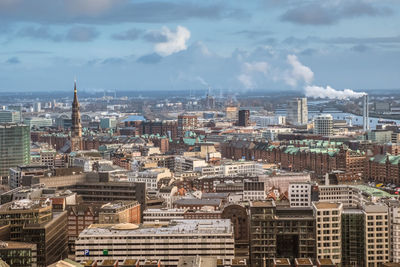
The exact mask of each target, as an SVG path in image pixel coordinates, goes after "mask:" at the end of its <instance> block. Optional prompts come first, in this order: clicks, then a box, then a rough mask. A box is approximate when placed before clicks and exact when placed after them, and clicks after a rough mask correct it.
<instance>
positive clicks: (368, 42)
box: [0, 0, 400, 93]
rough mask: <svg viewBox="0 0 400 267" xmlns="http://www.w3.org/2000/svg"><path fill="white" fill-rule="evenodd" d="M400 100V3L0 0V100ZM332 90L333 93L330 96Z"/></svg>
mask: <svg viewBox="0 0 400 267" xmlns="http://www.w3.org/2000/svg"><path fill="white" fill-rule="evenodd" d="M74 77H77V80H78V84H79V87H80V88H83V89H85V90H102V89H108V90H113V89H117V90H172V89H174V90H189V88H192V89H201V88H207V87H208V86H210V87H211V88H214V89H220V88H222V89H230V90H248V89H263V90H277V89H279V90H299V91H304V90H306V91H307V90H308V91H309V92H310V90H311V91H312V92H317V93H318V92H320V91H321V90H328V89H329V90H330V89H332V90H333V88H335V89H338V90H344V89H347V88H349V89H354V90H363V89H379V88H388V89H390V88H399V87H400V86H399V85H400V1H399V0H329V1H321V0H252V1H240V0H229V1H228V0H226V1H219V0H202V1H186V0H177V1H170V0H168V1H165V0H163V1H143V0H35V1H32V0H0V80H1V83H0V91H3V92H4V91H10V90H13V91H15V90H20V91H27V90H38V91H44V90H68V89H70V88H71V85H72V84H73V79H74ZM328 86H329V87H328Z"/></svg>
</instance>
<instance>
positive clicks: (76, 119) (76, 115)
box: [71, 80, 82, 137]
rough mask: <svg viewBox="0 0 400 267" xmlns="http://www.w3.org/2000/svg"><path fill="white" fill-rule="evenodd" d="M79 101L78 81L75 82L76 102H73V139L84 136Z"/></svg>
mask: <svg viewBox="0 0 400 267" xmlns="http://www.w3.org/2000/svg"><path fill="white" fill-rule="evenodd" d="M79 109H80V108H79V101H78V94H77V89H76V80H75V81H74V100H73V102H72V115H71V119H72V127H71V130H72V136H73V137H76V136H78V137H80V136H82V125H81V114H80V112H79Z"/></svg>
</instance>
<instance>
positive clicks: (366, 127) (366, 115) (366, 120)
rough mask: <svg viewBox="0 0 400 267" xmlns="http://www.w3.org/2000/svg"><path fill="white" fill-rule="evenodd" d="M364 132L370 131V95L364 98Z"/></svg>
mask: <svg viewBox="0 0 400 267" xmlns="http://www.w3.org/2000/svg"><path fill="white" fill-rule="evenodd" d="M363 130H364V132H366V131H368V130H369V110H368V94H365V95H364V96H363Z"/></svg>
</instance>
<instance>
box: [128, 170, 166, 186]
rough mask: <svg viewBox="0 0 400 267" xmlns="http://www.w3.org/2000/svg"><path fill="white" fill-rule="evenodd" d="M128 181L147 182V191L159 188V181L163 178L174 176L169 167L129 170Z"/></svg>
mask: <svg viewBox="0 0 400 267" xmlns="http://www.w3.org/2000/svg"><path fill="white" fill-rule="evenodd" d="M127 175H128V181H129V182H133V183H145V184H146V190H147V191H155V190H157V182H158V181H159V180H160V179H163V178H170V177H172V173H171V172H170V170H169V169H167V168H155V169H150V170H146V171H143V172H129V173H128V174H127Z"/></svg>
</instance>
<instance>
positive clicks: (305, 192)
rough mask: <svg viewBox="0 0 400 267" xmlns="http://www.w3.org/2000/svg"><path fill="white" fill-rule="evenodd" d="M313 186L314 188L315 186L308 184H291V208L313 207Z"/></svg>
mask: <svg viewBox="0 0 400 267" xmlns="http://www.w3.org/2000/svg"><path fill="white" fill-rule="evenodd" d="M313 186H314V184H312V183H307V182H305V183H301V182H298V183H291V184H290V185H289V202H290V206H291V207H311V200H312V195H313V190H312V189H313ZM313 200H314V199H313ZM314 201H315V200H314Z"/></svg>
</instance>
